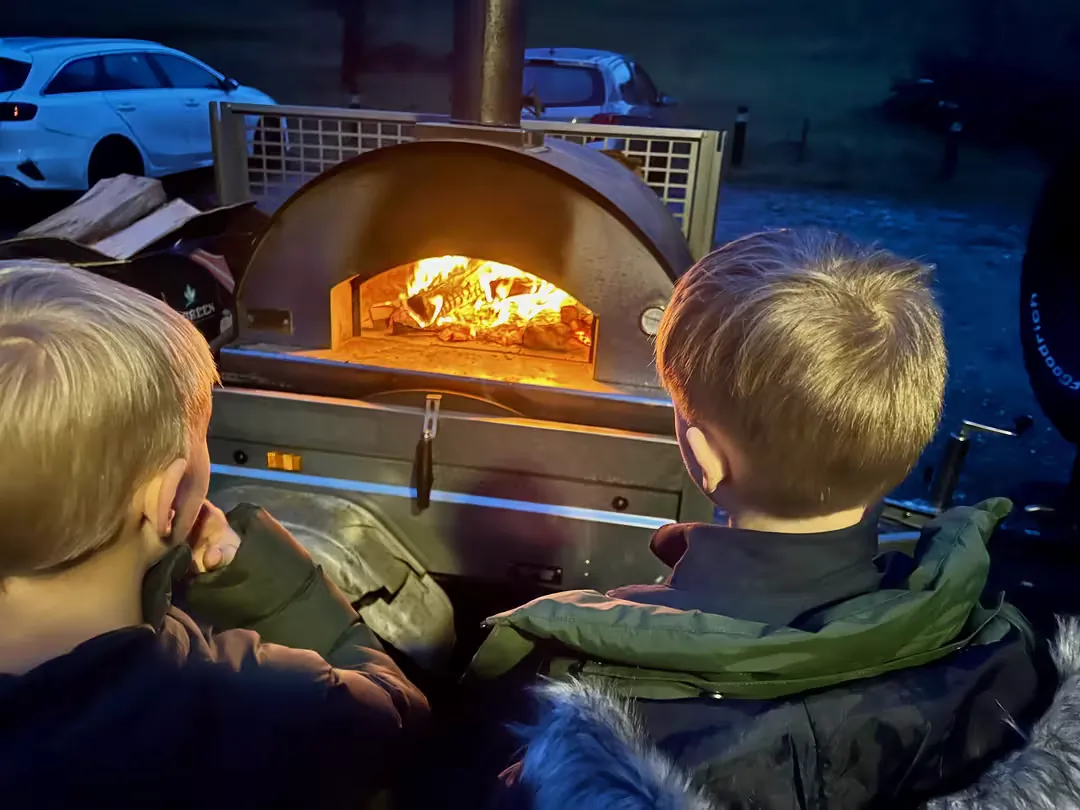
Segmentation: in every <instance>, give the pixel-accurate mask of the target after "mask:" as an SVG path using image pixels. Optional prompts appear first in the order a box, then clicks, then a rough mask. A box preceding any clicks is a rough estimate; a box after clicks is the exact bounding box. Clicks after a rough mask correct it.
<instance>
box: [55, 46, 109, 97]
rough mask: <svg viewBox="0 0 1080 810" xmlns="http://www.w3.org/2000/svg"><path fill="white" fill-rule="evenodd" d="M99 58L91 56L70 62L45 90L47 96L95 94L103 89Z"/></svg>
mask: <svg viewBox="0 0 1080 810" xmlns="http://www.w3.org/2000/svg"><path fill="white" fill-rule="evenodd" d="M98 68H99V64H98V58H97V57H96V56H89V57H85V58H83V59H76V60H75V61H73V62H68V63H67V64H66V65H64V66H63V67H62V68H60V72H59V73H57V74H56V76H54V77H53V80H52V81H51V82H49V84H48V86H47V87H46V88H45V95H47V96H51V95H57V94H60V93H93V92H95V91H97V90H101V89H103V85H102V79H101V73H100V71H99V69H98Z"/></svg>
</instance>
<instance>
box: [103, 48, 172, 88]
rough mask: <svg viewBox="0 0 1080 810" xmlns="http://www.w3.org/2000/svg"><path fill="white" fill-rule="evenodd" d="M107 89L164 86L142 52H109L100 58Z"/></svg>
mask: <svg viewBox="0 0 1080 810" xmlns="http://www.w3.org/2000/svg"><path fill="white" fill-rule="evenodd" d="M101 61H102V64H103V65H104V69H105V89H107V90H156V89H158V88H161V87H164V86H165V85H164V84H162V82H161V79H159V78H158V75H157V74H156V73H155V72H154V69H153V68H152V67H151V66H150V63H149V62H148V61H147V59H146V54H143V53H111V54H108V55H107V56H103V57H102V58H101Z"/></svg>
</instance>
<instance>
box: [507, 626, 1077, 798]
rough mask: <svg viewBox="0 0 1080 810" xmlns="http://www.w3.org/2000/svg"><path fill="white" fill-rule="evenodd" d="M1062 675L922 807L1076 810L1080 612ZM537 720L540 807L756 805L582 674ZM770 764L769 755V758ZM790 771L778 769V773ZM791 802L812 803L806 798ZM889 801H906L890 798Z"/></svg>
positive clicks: (1068, 635)
mask: <svg viewBox="0 0 1080 810" xmlns="http://www.w3.org/2000/svg"><path fill="white" fill-rule="evenodd" d="M1054 660H1055V663H1056V664H1057V669H1058V673H1059V675H1060V684H1059V686H1058V689H1057V691H1056V694H1055V695H1054V698H1053V701H1052V703H1051V705H1050V707H1049V708H1048V709H1047V711H1046V712H1045V713H1044V714H1043V716H1042V717H1041V718H1040V719H1039V720H1038V722H1036V723H1035V724H1034V725H1033V727H1032V728H1031V730H1030V732H1024V731H1022V730H1021V729H1019V728H1018V727H1016V726H1014V725H1013V724H1012V722H1011V718H1009V717H1008V716H1005V715H1003V716H1002V718H1001V723H1002V726H1003V731H1005V732H1006V733H1008V734H1011V735H1013V736H1014V738H1015V740H1016V741H1017V747H1016V750H1015V751H1014V752H1013V753H1011V754H1009V755H1008V756H1005V757H1003V758H1002V759H1000V760H999V761H997V762H996V763H994V764H992V765H991V766H990V767H989V769H988V770H986V771H984V772H983V773H982V774H981V775H979V776H978V777H977V778H976V779H975V781H974V783H973V784H972V785H971V786H969V787H967V788H966V789H962V790H960V791H958V792H956V793H954V794H952V795H948V796H944V797H939V798H930V799H927V800H925V801H924V802H922V803H920V806H921V807H922V808H924V810H1076V808H1080V620H1078V619H1070V620H1068V621H1066V622H1063V624H1062V627H1061V630H1060V633H1059V636H1058V639H1057V642H1056V644H1055V646H1054ZM537 700H538V703H539V707H540V709H541V710H540V712H539V713H538V716H539V718H540V719H539V721H538V722H536V723H534V724H532V725H528V726H524V727H522V728H520V729H519V733H520V734H521V736H522V739H523V741H524V742H525V743H526V744H527V746H528V748H527V752H526V754H525V756H524V758H523V759H522V760H521V762H520V763H519V764H518V765H517V766H516V767H515V773H514V774H513V779H514V785H515V787H514V794H515V795H516V796H517V805H518V806H529V807H531V808H532V810H586V809H587V810H615V809H616V808H618V810H727V809H728V808H730V807H733V806H743V807H753V806H754V797H753V796H752V795H746V796H743V797H741V798H740V799H738V800H736V801H735V802H734V803H731V802H729V801H725V800H724V799H717V798H716V797H714V796H710V795H706V793H705V792H703V791H702V790H700V789H699V787H698V786H697V785H696V784H695V782H694V780H693V779H692V778H691V777H690V776H688V775H687V773H686V772H685V771H684V770H682V769H681V768H679V767H677V766H676V765H675V764H674V762H673V761H672V759H671V758H670V757H668V756H666V755H665V754H663V753H661V752H660V750H659V749H658V748H657V747H656V746H655V744H654V743H653V742H652V740H651V739H650V737H649V735H648V733H647V732H646V730H645V728H646V724H645V722H644V721H643V720H642V717H641V715H640V713H639V712H638V711H637V709H636V707H634V706H633V705H631V704H629V703H628V702H626V701H625V700H622V699H620V698H617V697H614V696H613V695H612V694H611V693H610V692H609V691H606V690H604V689H603V688H600V687H598V686H596V685H591V684H587V683H584V682H581V681H566V682H561V683H555V684H550V685H547V686H544V687H542V688H540V689H539V690H538V692H537ZM761 766H763V767H764V766H767V763H761ZM789 777H790V774H789V773H788V772H787V771H785V770H782V769H778V770H777V771H775V778H776V780H777V781H786V780H787V779H788V778H789ZM784 806H785V807H802V806H808V805H805V804H803V800H802V799H799V800H798V801H797V802H792V803H790V804H787V805H784ZM882 806H885V807H900V806H903V805H898V804H891V803H886V804H884V805H882Z"/></svg>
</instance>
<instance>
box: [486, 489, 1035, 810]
mask: <svg viewBox="0 0 1080 810" xmlns="http://www.w3.org/2000/svg"><path fill="white" fill-rule="evenodd" d="M1008 509H1009V504H1008V502H1006V501H990V502H987V503H985V504H980V505H979V506H977V507H961V508H957V509H954V510H951V511H950V512H949V513H947V514H945V515H943V516H942V517H940V518H939V519H938V520H936V521H935V522H934V523H932V524H931V525H930V526H929V527H927V529H926V530H925V531H924V533H923V536H922V538H921V540H920V541H919V544H918V547H917V548H916V549H915V553H914V557H913V558H908V557H905V556H903V555H896V556H895V557H892V556H890V555H886V556H884V557H878V558H877V559H876V560H873V548H874V545H875V543H876V538H874V536H873V533H872V530H873V527H872V526H870V527H869V533H867V531H868V527H866V526H863V527H856V528H855V529H853V530H846V531H844V532H841V533H833V532H830V533H827V534H822V535H816V536H815V535H804V536H800V537H798V538H794V539H792V538H783V537H771V536H767V535H758V536H755V537H746V536H743V535H745V534H746V533H731V532H729V533H727V534H725V535H723V537H714V536H713V535H714V534H715V532H716V531H720V532H724V531H726V530H722V529H714V528H709V527H701V528H696V527H680V528H681V533H682V535H683V548H682V550H681V552H680V556H678V559H679V563H678V565H677V566H676V569H675V572H674V574H673V576H672V578H671V580H670V581H669V582H668V584H667V585H665V586H655V587H654V586H642V587H636V588H631V589H620V590H619V591H617V592H613V593H612V594H609V595H607V596H605V595H602V594H598V593H594V592H577V593H564V594H557V595H554V596H551V597H546V598H543V599H540V600H537V601H535V602H533V603H530V604H529V605H525V606H523V607H522V608H519V609H517V610H515V611H510V612H509V613H505V614H501V615H500V616H496V617H494V618H493V619H491V620H490V622H491V624H492V625H493V631H492V634H491V635H490V636H489V638H488V641H487V642H486V643H485V645H484V646H483V647H481V649H480V652H479V653H478V655H477V658H476V659H475V660H474V671H476V673H477V674H478V675H484V676H487V677H494V676H504V677H505V678H509V677H511V676H512V675H515V674H521V673H522V672H523V671H524V672H531V673H532V674H533V676H535V674H537V673H539V674H541V675H545V676H547V677H549V678H554V679H556V680H566V679H567V678H570V679H574V680H578V681H580V680H586V681H589V682H590V683H598V684H600V685H601V688H602V691H601V692H600V693H596V692H589V691H587V690H586V691H585V692H582V691H581V690H580V689H578V690H575V689H573V688H570V687H565V686H552V687H551V688H549V689H548V691H547V692H546V693H545V694H546V698H545V700H546V701H547V705H546V707H545V709H544V711H543V712H542V715H543V718H544V719H543V720H542V721H541V724H540V725H539V726H528V725H526V726H525V729H526V731H525V732H523V733H524V735H525V738H526V740H530V741H531V742H529V745H528V747H527V749H526V753H525V754H524V759H522V760H520V761H519V762H517V764H516V765H514V766H513V767H512V768H511V769H510V770H509V771H507V773H506V774H505V775H504V781H505V782H506V783H507V789H506V790H505V791H503V792H502V794H501V796H500V801H499V804H500V806H502V807H510V808H515V810H517V809H519V808H529V807H532V808H533V810H535V809H536V808H537V807H543V808H547V807H549V806H550V807H554V806H555V803H556V800H555V799H553V800H552V803H551V804H550V805H549V804H546V803H544V802H545V801H546V800H543V796H544V795H551V796H556V797H558V800H557V802H558V803H561V805H562V806H561V810H571V808H574V807H589V808H595V809H596V810H599V808H603V807H606V806H610V807H613V808H614V807H623V805H620V804H618V803H617V802H616V803H611V804H609V805H605V804H603V803H602V802H601V801H600V797H599V796H592V797H590V801H589V802H585V803H583V804H581V803H579V804H574V803H573V801H572V799H573V796H572V792H568V791H570V790H571V789H570V787H569V786H571V785H574V784H578V785H580V786H585V785H587V784H595V780H594V781H592V782H590V780H589V779H587V778H586V777H585V776H584V775H583V774H584V771H581V770H579V769H578V768H577V767H576V766H569V765H568V766H566V767H567V768H569V770H568V771H566V772H565V773H564V771H562V770H560V769H559V768H555V769H552V767H550V763H551V762H556V763H557V762H560V761H564V760H560V759H559V757H560V754H559V750H560V746H562V748H564V749H565V752H564V754H563V755H562V756H567V755H568V754H567V753H566V752H569V751H576V750H578V749H579V748H580V746H582V745H585V746H586V749H587V750H589V751H591V752H592V753H593V754H594V755H595V756H606V755H607V754H608V753H609V752H610V751H611V750H614V749H613V746H614V748H620V747H621V748H620V750H623V751H628V750H631V749H633V745H631V744H630V743H629V742H627V741H628V740H634V739H640V734H638V735H637V736H635V735H631V734H629V733H628V730H629V729H630V728H631V727H632V726H633V727H634V728H635V729H638V730H640V731H641V732H643V733H645V734H647V736H648V738H649V739H650V740H652V741H653V742H654V743H655V744H656V745H657V747H658V750H659V752H660V753H661V754H662V755H663V757H668V758H670V761H673V762H675V763H676V764H677V765H678V766H679V768H680V769H682V772H685V773H687V774H689V775H690V776H691V777H692V778H693V780H694V784H696V785H698V786H700V787H701V788H702V789H703V790H704V791H705V792H706V795H707V796H708V798H709V800H710V801H712V802H716V803H717V804H718V806H720V807H724V808H729V809H730V810H781V808H782V809H783V810H789V809H792V810H793V809H795V808H798V810H861V809H862V808H876V807H889V808H900V807H913V806H917V805H919V804H920V803H922V802H924V801H926V800H927V799H929V798H930V797H933V796H937V795H943V794H945V793H948V792H950V791H952V790H955V789H959V788H960V787H962V786H964V785H967V784H970V783H971V782H972V781H973V779H974V778H975V777H976V776H977V775H978V774H980V773H981V772H982V771H983V770H985V768H986V767H987V766H988V765H989V764H990V763H991V762H992V761H993V760H994V759H995V758H997V757H1000V756H1002V755H1004V754H1005V753H1007V752H1008V751H1009V750H1010V749H1011V748H1012V747H1014V746H1015V745H1017V744H1018V743H1019V742H1020V737H1019V735H1018V734H1017V732H1016V731H1015V729H1014V727H1013V726H1012V725H1011V723H1010V719H1012V720H1015V721H1016V722H1017V723H1019V724H1021V725H1023V724H1024V723H1028V722H1030V721H1031V720H1032V719H1033V718H1032V717H1031V714H1032V713H1033V712H1036V711H1037V703H1036V701H1037V695H1038V694H1039V691H1040V686H1041V685H1043V682H1042V680H1041V677H1040V671H1039V668H1038V666H1037V665H1036V661H1035V656H1034V647H1035V646H1036V644H1035V641H1034V639H1033V638H1032V637H1031V635H1030V630H1029V628H1028V627H1027V624H1026V622H1025V621H1024V620H1023V618H1022V617H1021V616H1019V614H1018V613H1016V612H1015V611H1014V610H1012V609H1011V608H1010V607H1009V606H1008V605H1007V604H1005V603H1004V602H1003V601H1001V599H1000V597H998V596H996V595H992V596H991V598H989V599H985V600H984V599H983V598H982V597H983V590H984V587H985V584H986V579H987V572H988V568H989V556H988V553H987V549H986V541H987V539H988V538H989V536H990V534H991V533H992V532H993V530H994V527H995V526H996V524H997V522H998V520H1000V518H1001V517H1003V516H1004V515H1005V514H1006V513H1007V512H1008ZM687 528H689V529H690V531H689V532H687ZM686 534H689V535H690V536H689V537H688V538H687V537H686ZM714 539H715V541H716V545H715V548H716V552H715V557H711V556H710V554H707V553H705V552H704V551H703V550H702V548H701V546H705V545H708V543H709V541H710V540H714ZM774 541H775V543H776V544H777V548H781V549H783V553H782V554H781V555H780V556H773V555H770V552H769V550H768V549H769V546H770V545H771V544H772V543H773V542H774ZM695 545H697V546H699V547H698V548H697V549H696V550H695ZM860 546H865V548H864V552H865V559H864V560H862V561H860V558H859V553H857V552H858V549H859V548H860ZM837 550H839V552H838V553H837ZM834 554H836V556H835V559H832V560H831V561H830V559H829V558H830V556H833V555H834ZM788 557H791V559H789V560H787V561H785V560H786V558H788ZM712 561H722V565H721V564H720V562H717V565H716V566H715V567H714V568H712V569H711V570H710V568H709V566H710V562H712ZM688 562H689V563H692V566H691V569H690V570H689V571H684V573H685V575H683V576H680V571H681V570H684V569H683V566H685V565H686V564H687V563H688ZM773 569H778V570H777V572H774V571H773ZM698 583H700V593H698V592H696V591H695V588H694V587H693V586H694V585H695V584H698ZM815 605H816V607H815ZM721 611H722V612H721ZM736 611H742V612H741V614H739V613H736ZM755 614H756V615H755ZM603 690H606V691H603ZM603 694H617V695H619V696H620V697H621V698H627V699H632V700H633V706H634V713H635V714H634V717H636V718H637V719H636V720H635V721H633V722H631V721H623V720H620V721H619V723H621V725H620V724H619V723H615V724H613V723H612V722H608V721H604V722H599V723H593V725H594V726H595V727H597V728H600V729H602V730H603V733H602V734H593V735H591V736H590V735H588V734H585V733H583V732H581V733H579V731H574V729H575V728H576V729H581V728H588V723H585V725H584V726H583V725H582V723H583V722H584V720H583V718H584V719H586V720H587V719H588V718H590V717H592V718H594V719H595V718H604V717H605V716H607V715H605V712H606V709H605V708H604V705H603V701H602V700H601V699H600V697H602V695H603ZM637 723H640V726H637V725H635V724H637ZM530 728H532V729H533V730H532V731H529V730H528V729H530ZM537 729H539V730H537ZM567 740H575V742H574V743H573V744H565V745H564V744H563V743H566V741H567ZM583 740H587V741H588V742H587V743H585V742H582V741H583ZM560 741H561V742H560ZM636 744H637V743H634V745H636ZM628 745H629V746H630V747H629V748H628V747H627V746H628ZM633 750H636V751H637V752H638V760H639V761H640V762H647V763H648V768H649V769H651V770H650V772H651V773H661V772H663V773H674V771H670V770H665V768H666V767H667V766H666V765H665V763H667V762H668V760H665V759H658V758H657V756H654V753H653V752H651V750H650V749H648V748H643V747H641V746H638V748H637V749H633ZM581 761H582V762H586V761H587V757H584V756H582V757H581ZM622 761H623V762H625V761H626V760H625V757H624V758H623V760H622ZM537 762H547V763H549V764H548V765H544V766H543V767H540V766H539V765H536V764H535V763H537ZM531 763H532V764H531ZM635 767H636V766H635ZM633 772H634V771H632V770H627V769H626V767H623V770H622V774H623V775H617V776H614V777H612V781H613V784H623V785H630V784H633V783H634V780H633V779H632V778H630V777H631V775H632V773H633ZM529 773H532V774H534V775H535V776H533V777H529V776H528V774H529ZM606 773H608V774H612V773H618V771H617V770H616V771H613V770H611V769H608V770H607V771H606ZM530 779H531V780H532V781H531V783H530ZM676 781H677V780H676ZM661 782H662V783H663V784H667V785H668V787H669V788H670V784H671V783H670V780H668V781H667V782H663V780H661ZM530 784H531V787H530ZM534 788H535V789H538V790H539V791H540V793H538V794H537V796H538V797H539V799H540V800H541V803H540V804H539V805H535V804H532V798H531V794H532V792H533V790H534ZM676 793H677V794H679V795H681V793H680V791H676ZM650 795H652V796H653V800H655V801H656V802H658V803H657V804H655V806H656V807H658V808H666V807H678V806H682V805H679V804H678V803H676V804H670V803H667V804H665V803H664V802H665V801H666V800H664V799H663V796H664V795H666V794H664V793H663V792H662V791H659V792H658V791H657V790H654V791H653V793H651V794H650ZM695 801H696V800H695ZM627 806H631V805H627ZM633 806H637V805H633ZM641 806H642V807H652V806H654V805H650V804H642V805H641ZM689 806H693V804H691V805H689ZM703 806H704V805H703Z"/></svg>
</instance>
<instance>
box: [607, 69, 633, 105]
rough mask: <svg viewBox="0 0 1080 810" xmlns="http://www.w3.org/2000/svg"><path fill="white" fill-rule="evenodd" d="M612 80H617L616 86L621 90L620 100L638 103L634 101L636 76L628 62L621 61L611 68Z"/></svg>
mask: <svg viewBox="0 0 1080 810" xmlns="http://www.w3.org/2000/svg"><path fill="white" fill-rule="evenodd" d="M611 78H613V79H614V80H615V86H616V87H618V88H619V98H622V99H625V100H626V101H629V102H630V103H631V104H634V103H636V102H635V100H634V74H632V73H631V72H630V66H629V65H628V64H626V62H623V61H619V62H616V63H615V66H614V67H612V68H611Z"/></svg>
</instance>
